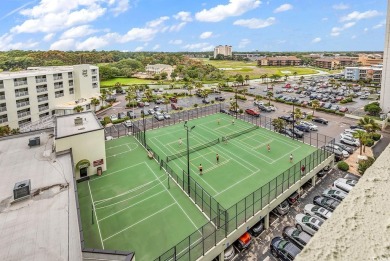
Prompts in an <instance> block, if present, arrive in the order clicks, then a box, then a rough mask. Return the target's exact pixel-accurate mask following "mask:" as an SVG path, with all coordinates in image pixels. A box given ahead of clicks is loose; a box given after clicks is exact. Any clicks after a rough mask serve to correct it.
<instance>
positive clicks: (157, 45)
mask: <svg viewBox="0 0 390 261" xmlns="http://www.w3.org/2000/svg"><path fill="white" fill-rule="evenodd" d="M157 49H160V45H159V44H156V45H155V46H153V48H152V50H153V51H155V50H157Z"/></svg>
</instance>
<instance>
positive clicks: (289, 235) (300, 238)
mask: <svg viewBox="0 0 390 261" xmlns="http://www.w3.org/2000/svg"><path fill="white" fill-rule="evenodd" d="M283 237H284V238H285V239H286V240H289V241H291V242H292V243H294V245H296V246H297V247H298V248H299V249H303V248H304V247H305V246H306V245H307V243H309V241H310V239H311V236H310V235H309V234H308V233H306V232H305V231H300V230H299V229H297V228H296V227H290V226H287V227H285V228H284V229H283Z"/></svg>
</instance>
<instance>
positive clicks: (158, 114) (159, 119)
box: [154, 112, 165, 121]
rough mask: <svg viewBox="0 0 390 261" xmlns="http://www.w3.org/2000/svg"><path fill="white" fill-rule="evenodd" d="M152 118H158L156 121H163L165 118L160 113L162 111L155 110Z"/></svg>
mask: <svg viewBox="0 0 390 261" xmlns="http://www.w3.org/2000/svg"><path fill="white" fill-rule="evenodd" d="M154 118H155V119H156V120H158V121H163V120H164V119H165V118H164V115H163V114H162V113H160V112H156V113H155V114H154Z"/></svg>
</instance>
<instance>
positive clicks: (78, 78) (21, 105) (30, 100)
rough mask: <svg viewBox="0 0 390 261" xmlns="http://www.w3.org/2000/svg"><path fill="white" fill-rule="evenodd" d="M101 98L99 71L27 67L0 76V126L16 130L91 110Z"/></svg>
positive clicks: (85, 66)
mask: <svg viewBox="0 0 390 261" xmlns="http://www.w3.org/2000/svg"><path fill="white" fill-rule="evenodd" d="M99 94H100V84H99V68H98V67H97V66H92V65H88V64H81V65H74V66H55V67H30V68H28V69H27V70H24V71H17V72H0V126H5V125H8V126H9V127H10V128H19V127H22V126H23V125H26V124H29V123H32V122H37V121H39V120H40V119H42V118H44V117H46V116H48V115H54V114H57V115H64V114H72V113H74V108H75V107H76V106H78V105H80V106H82V107H83V109H84V111H88V110H91V109H94V108H91V107H93V106H91V102H90V100H91V98H93V97H96V98H98V97H99Z"/></svg>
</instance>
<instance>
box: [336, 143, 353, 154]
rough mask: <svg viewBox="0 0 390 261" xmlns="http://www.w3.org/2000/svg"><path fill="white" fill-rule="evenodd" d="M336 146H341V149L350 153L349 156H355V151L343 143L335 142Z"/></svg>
mask: <svg viewBox="0 0 390 261" xmlns="http://www.w3.org/2000/svg"><path fill="white" fill-rule="evenodd" d="M334 145H337V146H339V147H340V148H341V149H343V150H345V151H346V152H348V153H349V154H353V152H354V149H353V148H351V147H349V146H347V145H345V144H343V143H341V142H335V143H334Z"/></svg>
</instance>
